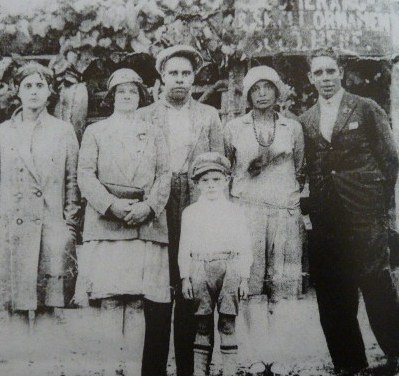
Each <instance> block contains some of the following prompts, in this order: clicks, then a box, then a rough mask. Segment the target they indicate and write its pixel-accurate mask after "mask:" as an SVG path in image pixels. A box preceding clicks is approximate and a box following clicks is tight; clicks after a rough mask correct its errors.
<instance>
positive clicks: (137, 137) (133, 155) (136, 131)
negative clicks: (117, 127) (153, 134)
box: [122, 118, 149, 183]
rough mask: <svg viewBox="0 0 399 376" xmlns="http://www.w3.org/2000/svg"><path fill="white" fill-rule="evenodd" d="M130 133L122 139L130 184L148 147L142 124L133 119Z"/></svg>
mask: <svg viewBox="0 0 399 376" xmlns="http://www.w3.org/2000/svg"><path fill="white" fill-rule="evenodd" d="M133 122H134V124H132V125H131V127H132V128H133V130H132V132H128V136H127V137H124V138H123V141H122V142H123V144H124V149H125V150H126V151H127V153H128V155H129V156H130V158H129V161H130V163H129V165H128V168H127V169H126V172H127V174H128V178H129V181H130V182H131V183H132V182H133V181H134V177H135V175H136V173H137V170H138V168H139V166H140V164H141V162H142V160H143V155H144V154H145V150H146V148H147V146H148V139H149V134H148V129H147V126H146V124H145V123H144V122H142V121H141V120H139V119H137V118H135V119H134V120H133Z"/></svg>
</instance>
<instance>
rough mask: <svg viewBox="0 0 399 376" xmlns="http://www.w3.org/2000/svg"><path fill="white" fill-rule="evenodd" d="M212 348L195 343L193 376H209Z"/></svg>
mask: <svg viewBox="0 0 399 376" xmlns="http://www.w3.org/2000/svg"><path fill="white" fill-rule="evenodd" d="M211 356H212V346H207V345H199V344H195V343H194V374H193V376H208V375H209V364H210V363H211V359H210V358H211Z"/></svg>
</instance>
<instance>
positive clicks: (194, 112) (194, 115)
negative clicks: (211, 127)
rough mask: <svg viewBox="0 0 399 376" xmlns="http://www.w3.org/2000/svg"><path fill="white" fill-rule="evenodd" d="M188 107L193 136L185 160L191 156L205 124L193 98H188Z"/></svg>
mask: <svg viewBox="0 0 399 376" xmlns="http://www.w3.org/2000/svg"><path fill="white" fill-rule="evenodd" d="M189 109H190V120H191V124H192V127H193V130H194V137H193V139H192V143H191V146H190V149H189V151H188V154H187V158H186V162H187V161H190V159H191V157H192V156H193V154H194V151H195V148H196V146H197V144H198V141H199V139H200V136H201V133H202V131H203V129H204V126H205V123H204V122H203V121H202V120H203V118H204V114H202V113H201V109H200V107H199V106H198V105H197V103H196V102H195V101H194V99H190V107H189Z"/></svg>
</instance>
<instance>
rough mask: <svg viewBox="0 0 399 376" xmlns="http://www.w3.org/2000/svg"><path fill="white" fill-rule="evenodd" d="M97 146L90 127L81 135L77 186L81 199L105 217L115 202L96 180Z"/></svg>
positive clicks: (114, 198)
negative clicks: (85, 200) (84, 199)
mask: <svg viewBox="0 0 399 376" xmlns="http://www.w3.org/2000/svg"><path fill="white" fill-rule="evenodd" d="M98 153H99V149H98V144H97V141H96V137H95V134H94V133H93V129H92V128H91V127H89V128H87V130H86V132H85V133H84V135H83V139H82V146H81V148H80V154H79V163H78V184H79V188H80V190H81V192H82V195H83V197H85V198H86V199H87V201H88V202H89V203H90V205H91V206H92V207H93V208H94V209H95V210H96V211H97V212H99V213H100V214H102V215H105V213H106V211H107V210H108V208H109V207H110V206H111V205H112V204H113V203H114V202H115V200H117V198H116V197H115V196H113V195H112V194H111V193H109V192H108V191H107V189H106V188H105V187H104V186H103V185H102V184H101V182H100V181H99V180H98V178H97V173H98V166H97V161H98Z"/></svg>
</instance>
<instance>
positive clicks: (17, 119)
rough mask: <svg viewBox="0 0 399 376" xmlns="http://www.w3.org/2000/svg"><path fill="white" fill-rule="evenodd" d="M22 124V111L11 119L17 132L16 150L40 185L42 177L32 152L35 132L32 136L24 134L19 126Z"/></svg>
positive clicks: (31, 133)
mask: <svg viewBox="0 0 399 376" xmlns="http://www.w3.org/2000/svg"><path fill="white" fill-rule="evenodd" d="M21 122H22V110H21V112H18V113H15V115H13V117H12V119H11V127H12V128H14V130H15V138H14V142H15V148H16V150H18V153H19V155H20V157H21V159H22V160H23V161H24V163H25V165H26V168H27V169H28V171H29V172H30V174H31V175H32V177H33V178H34V179H35V181H36V182H37V183H38V184H39V185H40V184H41V181H40V176H39V174H38V172H37V170H36V168H35V164H34V163H33V156H32V152H31V145H32V136H33V131H32V132H30V134H22V131H21V127H19V126H18V125H19V124H20V123H21Z"/></svg>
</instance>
